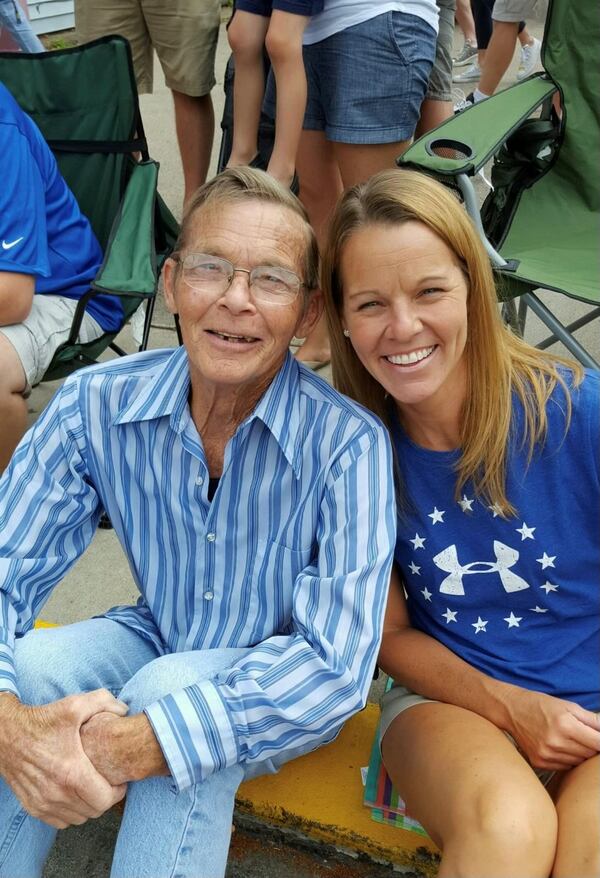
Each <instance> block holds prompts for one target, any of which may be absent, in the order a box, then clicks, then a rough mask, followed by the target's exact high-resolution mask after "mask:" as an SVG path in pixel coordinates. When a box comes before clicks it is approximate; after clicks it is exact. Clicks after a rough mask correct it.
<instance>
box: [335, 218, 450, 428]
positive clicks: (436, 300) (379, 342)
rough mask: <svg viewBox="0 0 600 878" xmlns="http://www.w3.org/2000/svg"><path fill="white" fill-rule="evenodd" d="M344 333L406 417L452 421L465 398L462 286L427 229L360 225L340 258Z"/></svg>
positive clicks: (442, 248) (420, 225)
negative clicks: (451, 412) (452, 412)
mask: <svg viewBox="0 0 600 878" xmlns="http://www.w3.org/2000/svg"><path fill="white" fill-rule="evenodd" d="M341 278H342V284H343V313H342V319H343V322H344V327H345V328H346V329H348V330H349V331H350V338H349V341H350V342H351V344H352V346H353V347H354V350H355V351H356V354H357V355H358V357H359V359H360V360H361V362H362V364H363V366H364V367H365V369H367V370H368V371H369V372H370V373H371V375H372V376H373V377H374V378H375V379H376V380H377V381H378V382H379V383H380V384H381V385H382V387H384V388H385V390H386V391H387V392H388V393H389V394H390V395H391V396H392V397H393V398H394V399H395V400H396V402H397V404H398V407H399V409H400V411H401V412H404V413H405V414H406V416H407V417H410V416H411V415H414V416H416V415H418V413H419V412H422V413H423V414H426V415H427V416H431V415H433V417H436V414H437V413H439V415H440V416H442V415H446V414H448V412H449V409H450V410H452V407H454V409H455V411H456V413H457V415H458V412H460V407H461V406H462V403H463V401H464V396H465V392H466V368H465V358H464V349H465V343H466V340H467V283H466V280H465V277H464V274H463V272H462V270H461V267H460V264H459V261H458V259H457V257H456V256H455V254H454V253H453V251H452V250H450V248H449V247H448V246H447V245H446V244H445V243H444V241H442V239H441V238H439V237H438V236H437V235H436V234H435V233H434V232H432V231H431V229H429V228H428V227H427V226H426V225H424V224H423V223H420V222H417V221H410V222H405V223H402V224H400V225H385V224H373V225H369V226H365V227H364V228H362V229H360V230H359V231H358V232H356V233H355V234H354V235H352V237H350V238H349V240H348V242H347V243H346V245H345V246H344V248H343V251H342V258H341Z"/></svg>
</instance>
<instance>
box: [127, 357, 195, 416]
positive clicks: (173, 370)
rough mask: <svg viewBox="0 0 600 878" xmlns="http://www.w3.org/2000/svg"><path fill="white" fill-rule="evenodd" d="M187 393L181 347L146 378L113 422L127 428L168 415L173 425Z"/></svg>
mask: <svg viewBox="0 0 600 878" xmlns="http://www.w3.org/2000/svg"><path fill="white" fill-rule="evenodd" d="M189 392H190V372H189V368H188V358H187V352H186V350H185V348H184V347H179V348H176V349H175V351H174V352H173V353H172V354H171V355H170V356H168V357H167V358H166V359H165V360H164V361H163V362H162V363H161V364H160V365H159V366H157V368H156V369H155V370H154V372H152V373H151V374H150V375H149V377H148V380H147V382H146V383H145V384H144V385H142V387H141V389H140V390H139V392H138V393H137V394H136V396H135V397H134V398H133V399H132V400H131V402H129V403H128V404H127V405H126V406H125V408H123V409H122V410H121V411H120V412H119V414H118V415H117V417H116V418H115V421H114V422H115V424H131V423H135V422H136V421H152V420H154V419H156V418H162V417H164V416H165V415H169V416H171V415H172V416H174V417H173V418H172V421H173V423H174V424H175V425H176V424H177V423H178V422H180V421H181V417H182V415H183V413H184V411H185V407H186V406H187V401H188V396H189ZM176 429H177V427H176Z"/></svg>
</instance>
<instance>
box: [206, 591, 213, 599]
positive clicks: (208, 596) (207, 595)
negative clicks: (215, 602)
mask: <svg viewBox="0 0 600 878" xmlns="http://www.w3.org/2000/svg"><path fill="white" fill-rule="evenodd" d="M213 598H214V594H213V593H212V591H205V592H204V600H205V601H212V599H213Z"/></svg>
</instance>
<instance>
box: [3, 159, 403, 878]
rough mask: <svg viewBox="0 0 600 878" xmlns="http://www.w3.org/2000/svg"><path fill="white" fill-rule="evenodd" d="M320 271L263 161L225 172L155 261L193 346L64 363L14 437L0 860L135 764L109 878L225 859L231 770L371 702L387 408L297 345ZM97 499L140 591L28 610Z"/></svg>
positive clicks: (19, 869)
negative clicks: (135, 595) (315, 370)
mask: <svg viewBox="0 0 600 878" xmlns="http://www.w3.org/2000/svg"><path fill="white" fill-rule="evenodd" d="M316 272H317V248H316V244H315V240H314V236H313V233H312V231H311V229H310V226H309V224H308V222H307V219H306V215H305V213H304V211H303V208H302V207H301V206H300V204H299V202H298V201H297V200H296V199H295V198H294V196H293V195H291V193H289V192H287V191H286V190H284V189H283V188H281V187H280V186H279V184H277V183H276V182H274V181H273V180H271V179H270V178H269V177H268V176H267V175H266V174H264V173H262V172H261V171H255V170H249V169H236V170H231V171H227V172H225V173H224V174H222V175H221V176H220V177H217V178H215V179H214V180H213V181H211V182H210V183H208V184H206V185H205V186H204V187H202V188H201V189H200V190H199V191H198V193H197V194H196V196H195V197H194V199H193V200H192V202H191V203H190V206H189V208H188V212H187V215H186V217H185V220H184V224H183V230H182V236H181V241H180V245H179V249H178V252H177V253H176V254H175V255H174V256H173V258H172V259H171V260H169V261H168V262H167V264H166V267H165V295H166V300H167V303H168V306H169V307H170V309H171V310H172V311H173V312H174V313H177V314H179V319H180V323H181V329H182V334H183V339H184V346H183V347H182V348H180V349H179V350H176V351H174V352H173V351H165V350H163V351H152V352H146V353H143V354H138V355H134V356H133V357H128V358H127V359H125V360H119V361H117V362H111V363H107V364H101V365H99V366H95V367H93V368H91V369H86V370H84V371H82V372H80V373H78V374H77V375H75V376H73V377H71V378H70V379H68V380H67V382H66V383H65V385H64V386H63V388H62V389H61V390H60V391H59V393H58V394H57V395H56V397H55V399H54V401H53V402H52V403H51V404H50V406H49V407H48V409H47V410H46V412H45V413H44V414H43V416H42V417H41V418H40V420H39V421H38V423H37V424H36V426H35V427H34V429H33V431H32V432H31V433H30V434H29V435H28V436H27V437H26V438H25V439H24V441H23V442H22V443H21V445H20V446H19V448H18V449H17V451H16V453H15V455H14V456H13V460H12V462H11V465H10V467H9V469H8V471H7V473H6V474H5V476H4V478H3V480H2V481H1V482H0V570H1V571H2V576H1V577H0V689H1V690H3V691H1V692H0V774H1V775H2V777H3V778H4V782H1V781H0V876H6V878H7V876H10V878H15V876H17V875H18V876H25V875H26V876H27V878H34V876H37V875H40V874H41V871H42V868H43V863H44V860H45V858H46V855H47V853H48V851H49V849H50V846H51V844H52V841H53V838H54V835H55V832H56V828H61V827H64V826H67V825H69V824H76V823H83V822H84V821H85V820H87V819H88V818H89V817H94V816H96V815H98V814H100V813H101V812H103V811H104V810H105V809H106V808H108V807H109V806H110V805H111V804H112V803H113V802H115V801H116V800H118V799H120V798H121V797H122V796H123V795H124V792H125V785H126V784H129V789H128V794H127V801H126V806H125V812H124V817H123V822H122V825H121V830H120V833H119V839H118V843H117V847H116V851H115V856H114V862H113V870H112V873H111V874H112V876H113V878H117V876H118V878H139V876H151V878H163V876H167V875H169V876H171V875H174V874H177V875H179V876H190V878H191V876H194V878H198V876H202V878H217V876H222V875H223V874H224V870H225V864H226V859H227V850H228V846H229V837H230V830H231V815H232V809H233V803H234V795H235V792H236V789H237V787H238V785H239V783H240V781H241V780H242V779H243V778H245V777H250V776H253V775H255V774H258V773H261V772H265V771H274V770H276V768H277V767H278V766H279V765H281V764H282V763H283V762H284V761H286V760H288V759H291V758H292V757H294V756H297V755H300V754H302V753H305V752H307V751H309V750H312V749H314V748H315V747H317V746H319V745H320V744H322V743H324V742H326V741H329V740H331V739H332V738H333V737H334V736H335V734H336V733H337V731H339V729H340V727H341V725H342V724H343V722H344V721H345V720H346V719H347V718H348V717H349V716H350V715H351V714H352V713H354V712H355V711H357V710H359V709H360V708H361V707H362V706H363V704H364V702H365V699H366V696H367V692H368V688H369V683H370V679H371V675H372V672H373V667H374V664H375V658H376V654H377V647H378V643H379V639H380V634H381V627H382V615H383V609H384V604H385V598H386V592H387V584H388V578H389V573H390V566H391V558H392V551H393V544H394V523H395V510H394V500H393V487H392V486H393V479H392V472H391V464H390V452H389V446H388V440H387V437H386V435H385V432H384V430H383V428H382V426H381V425H380V424H379V423H378V422H377V421H376V420H375V419H374V418H372V417H371V416H370V415H369V414H367V413H366V412H365V411H363V410H362V409H361V408H359V407H358V406H357V405H355V404H354V403H352V402H351V401H349V400H347V399H345V398H344V397H342V396H340V395H339V394H338V393H336V392H335V391H334V390H332V388H331V387H330V386H329V385H328V384H326V383H324V382H323V381H322V380H321V379H319V378H318V377H316V376H314V375H313V374H312V373H310V372H309V371H308V370H306V369H305V368H304V367H302V366H301V365H299V364H298V363H297V362H296V361H295V360H294V359H293V358H292V357H291V356H290V355H289V353H288V345H289V343H290V341H291V339H292V337H293V336H294V335H298V336H303V335H306V333H307V332H308V331H309V329H310V328H311V327H312V326H313V325H314V323H315V321H316V320H317V319H318V317H319V315H320V311H321V302H320V299H319V293H318V292H315V289H316V285H317V274H316ZM103 509H105V510H106V511H107V512H108V514H109V515H110V518H111V521H112V523H113V525H114V527H115V531H116V533H117V535H118V537H119V539H120V541H121V543H122V545H123V549H124V551H125V552H126V554H127V557H128V559H129V563H130V566H131V570H132V573H133V575H134V577H135V579H136V582H137V584H138V586H139V589H140V593H141V596H140V598H139V601H138V603H137V605H136V606H134V607H117V608H114V609H112V610H110V611H109V612H107V613H106V614H105V615H104V616H103V617H101V618H96V619H92V620H88V621H84V622H80V623H78V624H75V625H70V626H66V627H64V628H57V629H42V630H35V631H31V630H30V629H31V627H32V624H33V620H34V618H35V616H36V614H37V613H38V611H39V609H40V607H41V606H42V604H43V603H44V601H45V600H46V598H47V596H48V594H49V592H50V591H51V589H52V588H53V586H54V585H55V584H56V583H57V582H58V581H59V580H60V579H61V577H62V576H63V575H64V574H65V572H66V571H67V569H68V568H69V566H70V565H71V564H72V563H73V561H74V560H75V559H76V558H77V557H78V556H79V555H80V554H81V553H82V552H83V550H84V549H85V547H86V545H87V544H88V543H89V541H90V540H91V538H92V536H93V534H94V530H95V528H96V525H97V523H98V519H99V517H100V514H101V512H102V510H103ZM36 705H41V706H36ZM149 839H151V842H152V843H151V844H149V843H148V840H149Z"/></svg>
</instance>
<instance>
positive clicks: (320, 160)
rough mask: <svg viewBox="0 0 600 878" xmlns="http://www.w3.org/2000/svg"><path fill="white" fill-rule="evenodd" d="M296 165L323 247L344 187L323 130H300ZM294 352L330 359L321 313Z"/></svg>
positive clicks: (306, 359)
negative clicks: (313, 326) (334, 209)
mask: <svg viewBox="0 0 600 878" xmlns="http://www.w3.org/2000/svg"><path fill="white" fill-rule="evenodd" d="M296 167H297V169H298V176H299V178H300V200H301V201H302V203H303V205H304V207H305V208H306V212H307V213H308V218H309V219H310V223H311V225H312V227H313V229H314V230H315V235H316V236H317V241H318V242H319V247H320V248H321V249H322V248H323V245H324V243H325V237H326V234H327V226H328V224H329V219H330V217H331V214H332V212H333V208H334V207H335V205H336V202H337V200H338V198H339V197H340V195H341V194H342V191H343V188H344V187H343V184H342V178H341V176H340V171H339V168H338V165H337V162H336V160H335V157H334V155H333V150H332V148H331V144H330V143H329V141H328V140H327V138H326V137H325V133H324V132H323V131H303V132H302V134H301V137H300V146H299V149H298V156H297V159H296ZM296 356H297V358H298V359H299V360H301V361H303V362H313V363H328V362H329V358H330V351H329V337H328V334H327V322H326V320H325V318H324V317H321V319H320V320H319V322H318V323H317V325H316V326H315V328H314V329H313V331H312V332H311V334H310V335H309V336H308V338H307V339H306V341H305V342H304V344H303V345H302V347H301V348H300V350H299V351H298V353H297V355H296Z"/></svg>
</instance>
